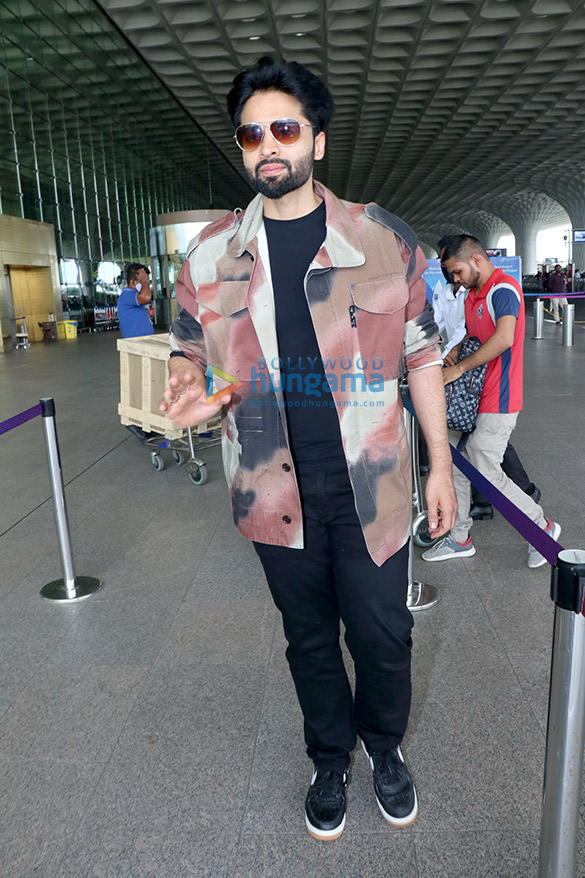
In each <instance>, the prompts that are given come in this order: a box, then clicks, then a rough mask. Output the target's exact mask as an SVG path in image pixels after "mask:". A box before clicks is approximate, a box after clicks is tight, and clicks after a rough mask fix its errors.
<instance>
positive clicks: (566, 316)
mask: <svg viewBox="0 0 585 878" xmlns="http://www.w3.org/2000/svg"><path fill="white" fill-rule="evenodd" d="M574 337H575V306H574V305H571V304H568V305H563V347H566V348H572V347H573V342H574Z"/></svg>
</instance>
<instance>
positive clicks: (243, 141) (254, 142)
mask: <svg viewBox="0 0 585 878" xmlns="http://www.w3.org/2000/svg"><path fill="white" fill-rule="evenodd" d="M263 135H264V129H263V128H262V126H261V125H240V127H239V128H238V129H237V131H236V140H237V142H238V146H241V148H242V149H256V147H257V146H259V145H260V143H262V137H263Z"/></svg>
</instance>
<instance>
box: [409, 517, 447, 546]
mask: <svg viewBox="0 0 585 878" xmlns="http://www.w3.org/2000/svg"><path fill="white" fill-rule="evenodd" d="M412 539H413V541H414V542H415V543H416V545H417V546H420V547H421V549H428V548H430V547H431V546H434V544H435V543H436V542H437V541H438V540H439V539H440V537H435V538H434V539H433V537H431V535H430V533H429V520H428V518H423V519H422V521H420V522H418V523H415V526H414V528H413V531H412Z"/></svg>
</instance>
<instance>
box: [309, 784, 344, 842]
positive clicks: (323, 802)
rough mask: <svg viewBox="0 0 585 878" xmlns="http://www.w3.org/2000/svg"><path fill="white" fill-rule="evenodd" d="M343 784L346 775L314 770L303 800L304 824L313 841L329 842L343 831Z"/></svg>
mask: <svg viewBox="0 0 585 878" xmlns="http://www.w3.org/2000/svg"><path fill="white" fill-rule="evenodd" d="M346 784H347V772H346V771H345V772H343V774H342V773H341V771H328V770H327V769H325V768H317V767H315V770H314V771H313V777H312V778H311V786H310V787H309V792H308V793H307V798H306V799H305V823H306V824H307V829H308V830H309V834H310V835H312V836H313V838H318V839H319V840H320V841H333V839H335V838H339V836H340V835H341V833H342V832H343V830H344V829H345V809H346V806H347V799H346V794H345V787H346Z"/></svg>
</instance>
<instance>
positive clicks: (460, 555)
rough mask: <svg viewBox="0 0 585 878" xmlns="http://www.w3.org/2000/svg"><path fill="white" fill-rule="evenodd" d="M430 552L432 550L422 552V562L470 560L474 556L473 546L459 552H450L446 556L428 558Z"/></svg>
mask: <svg viewBox="0 0 585 878" xmlns="http://www.w3.org/2000/svg"><path fill="white" fill-rule="evenodd" d="M431 552H432V549H429V551H428V552H423V556H422V559H423V561H452V560H453V558H471V556H472V555H475V546H472V547H471V549H463V550H462V551H461V552H450V553H449V554H448V555H435V556H434V557H431V558H429V557H428V556H429V555H430V553H431Z"/></svg>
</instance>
